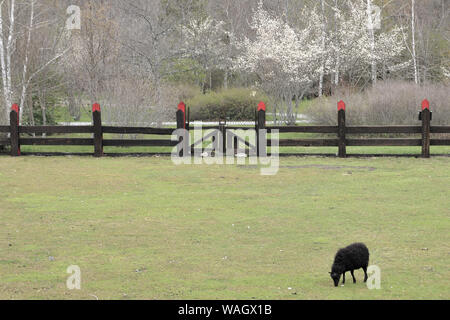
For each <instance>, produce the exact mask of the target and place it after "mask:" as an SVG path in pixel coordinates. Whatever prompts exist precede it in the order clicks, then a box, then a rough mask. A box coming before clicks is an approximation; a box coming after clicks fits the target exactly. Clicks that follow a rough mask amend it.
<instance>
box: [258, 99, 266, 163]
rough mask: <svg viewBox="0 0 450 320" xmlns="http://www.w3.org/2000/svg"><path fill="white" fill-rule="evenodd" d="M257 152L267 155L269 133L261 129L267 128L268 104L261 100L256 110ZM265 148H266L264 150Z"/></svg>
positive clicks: (259, 155)
mask: <svg viewBox="0 0 450 320" xmlns="http://www.w3.org/2000/svg"><path fill="white" fill-rule="evenodd" d="M256 128H257V130H256V148H257V149H256V152H257V156H258V157H266V156H267V143H266V142H267V133H265V132H262V131H260V130H264V129H266V104H265V103H264V102H262V101H261V102H260V103H259V104H258V110H257V111H256ZM263 149H264V150H263Z"/></svg>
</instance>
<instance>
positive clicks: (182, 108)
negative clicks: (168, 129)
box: [178, 101, 186, 113]
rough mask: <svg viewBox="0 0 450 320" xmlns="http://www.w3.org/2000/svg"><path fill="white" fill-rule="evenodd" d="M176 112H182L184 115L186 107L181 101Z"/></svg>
mask: <svg viewBox="0 0 450 320" xmlns="http://www.w3.org/2000/svg"><path fill="white" fill-rule="evenodd" d="M178 110H181V111H183V113H186V105H185V104H184V102H183V101H181V102H180V104H179V105H178Z"/></svg>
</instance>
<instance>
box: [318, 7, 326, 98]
mask: <svg viewBox="0 0 450 320" xmlns="http://www.w3.org/2000/svg"><path fill="white" fill-rule="evenodd" d="M324 1H325V0H321V6H322V57H321V60H322V61H321V64H322V65H321V66H320V79H319V97H321V96H322V95H323V78H324V74H325V36H326V30H325V28H326V25H325V3H324Z"/></svg>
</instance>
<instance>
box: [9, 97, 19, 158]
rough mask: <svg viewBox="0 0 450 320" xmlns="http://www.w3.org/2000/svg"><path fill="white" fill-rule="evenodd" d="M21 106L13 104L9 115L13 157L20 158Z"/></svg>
mask: <svg viewBox="0 0 450 320" xmlns="http://www.w3.org/2000/svg"><path fill="white" fill-rule="evenodd" d="M19 108H20V107H19V106H18V105H17V104H13V106H12V108H11V112H10V114H9V124H10V130H9V132H10V136H11V137H10V138H11V156H13V157H18V156H20V136H19V123H20V122H19Z"/></svg>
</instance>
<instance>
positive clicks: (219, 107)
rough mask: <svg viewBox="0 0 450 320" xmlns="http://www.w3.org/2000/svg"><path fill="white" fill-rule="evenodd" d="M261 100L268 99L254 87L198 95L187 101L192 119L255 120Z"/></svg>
mask: <svg viewBox="0 0 450 320" xmlns="http://www.w3.org/2000/svg"><path fill="white" fill-rule="evenodd" d="M260 101H267V99H266V97H265V96H264V95H262V94H261V93H259V92H257V91H255V90H252V89H243V88H236V89H229V90H223V91H221V92H218V93H216V92H210V93H207V94H204V95H203V94H202V95H197V96H195V97H193V98H191V99H188V100H187V101H186V104H187V106H188V107H189V110H190V113H191V114H190V118H191V120H193V121H194V120H198V121H218V120H229V121H253V120H254V119H255V110H256V108H257V106H258V104H259V102H260Z"/></svg>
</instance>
